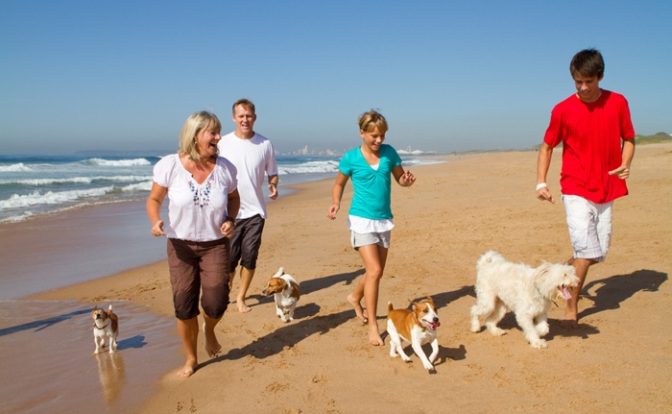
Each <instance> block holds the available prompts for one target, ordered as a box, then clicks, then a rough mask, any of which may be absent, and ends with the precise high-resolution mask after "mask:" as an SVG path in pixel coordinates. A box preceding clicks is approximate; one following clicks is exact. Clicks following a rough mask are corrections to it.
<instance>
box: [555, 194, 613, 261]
mask: <svg viewBox="0 0 672 414" xmlns="http://www.w3.org/2000/svg"><path fill="white" fill-rule="evenodd" d="M562 201H563V203H564V205H565V214H566V216H567V228H568V229H569V240H570V242H571V243H572V249H573V250H574V258H577V259H592V260H595V261H598V262H601V261H603V260H604V259H605V258H606V256H607V251H608V250H609V245H610V244H611V210H612V205H613V204H614V203H613V201H610V202H608V203H604V204H597V203H593V202H592V201H590V200H586V199H585V198H583V197H580V196H576V195H563V196H562Z"/></svg>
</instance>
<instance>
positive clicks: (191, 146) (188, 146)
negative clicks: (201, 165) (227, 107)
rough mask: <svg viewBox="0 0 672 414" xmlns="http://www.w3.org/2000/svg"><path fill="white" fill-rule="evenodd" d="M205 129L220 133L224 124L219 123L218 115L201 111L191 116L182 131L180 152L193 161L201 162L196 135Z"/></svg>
mask: <svg viewBox="0 0 672 414" xmlns="http://www.w3.org/2000/svg"><path fill="white" fill-rule="evenodd" d="M203 129H207V130H209V131H213V132H217V133H219V132H220V131H221V130H222V123H221V122H219V118H217V115H215V114H213V113H211V112H207V111H200V112H194V113H193V114H191V115H189V118H187V120H186V121H184V125H182V129H181V130H180V152H181V153H183V154H187V156H188V157H189V158H190V159H191V160H192V161H200V160H201V156H200V154H199V153H198V149H197V148H196V135H198V133H199V132H201V130H203Z"/></svg>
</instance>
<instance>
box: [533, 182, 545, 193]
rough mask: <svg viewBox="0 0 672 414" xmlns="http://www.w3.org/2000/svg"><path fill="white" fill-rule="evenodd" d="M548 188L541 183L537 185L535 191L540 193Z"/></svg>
mask: <svg viewBox="0 0 672 414" xmlns="http://www.w3.org/2000/svg"><path fill="white" fill-rule="evenodd" d="M547 187H548V186H547V185H546V183H539V184H537V187H536V188H535V191H539V190H541V189H542V188H547Z"/></svg>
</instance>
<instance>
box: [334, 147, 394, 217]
mask: <svg viewBox="0 0 672 414" xmlns="http://www.w3.org/2000/svg"><path fill="white" fill-rule="evenodd" d="M399 165H401V158H400V157H399V154H397V151H396V150H395V149H394V148H392V147H391V146H390V145H386V144H383V145H381V146H380V165H379V166H378V169H377V170H374V169H373V168H371V166H370V165H369V164H368V163H367V162H366V159H364V156H363V155H362V151H361V149H360V147H356V148H352V149H350V150H348V151H347V152H346V153H345V154H343V158H341V162H340V163H339V165H338V169H339V171H340V172H341V173H343V175H345V176H347V177H350V179H351V180H352V186H353V188H354V194H353V196H352V204H351V205H350V211H349V214H350V215H352V216H357V217H364V218H368V219H371V220H384V219H391V218H392V208H391V207H390V199H391V177H392V170H393V169H394V168H395V167H397V166H399Z"/></svg>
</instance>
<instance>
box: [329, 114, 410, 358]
mask: <svg viewBox="0 0 672 414" xmlns="http://www.w3.org/2000/svg"><path fill="white" fill-rule="evenodd" d="M387 130H388V126H387V121H386V120H385V117H384V116H383V115H381V114H380V113H378V112H376V111H369V112H365V113H364V114H362V115H361V116H360V118H359V135H360V136H361V137H362V145H360V146H358V147H355V148H353V149H351V150H349V151H347V152H346V153H345V154H344V155H343V157H342V158H341V161H340V163H339V166H338V170H339V172H338V175H337V176H336V181H335V182H334V186H333V188H332V190H331V198H332V203H331V207H329V212H328V214H327V215H328V217H329V218H330V219H332V220H334V219H335V218H336V214H337V213H338V211H339V210H340V208H341V198H342V196H343V190H344V189H345V185H346V184H347V182H348V179H349V178H351V179H352V185H353V188H354V193H353V196H352V202H351V204H350V210H349V212H348V227H349V228H350V239H351V242H352V247H353V248H354V249H355V250H357V251H358V252H359V255H360V256H361V258H362V262H363V263H364V269H365V273H364V275H363V276H362V278H361V279H360V280H359V282H358V283H357V285H356V286H355V290H354V291H353V292H352V293H351V294H350V295H348V301H349V302H350V303H351V304H352V306H353V307H354V308H355V313H356V314H357V317H358V318H360V319H361V320H362V322H364V323H367V324H368V326H369V343H371V345H376V346H378V345H383V344H384V342H383V340H382V338H381V337H380V332H379V331H378V323H377V320H376V314H377V308H378V288H379V285H380V278H381V277H383V271H384V270H385V262H386V261H387V252H388V249H389V247H390V235H391V231H392V228H393V227H394V223H393V222H392V217H393V216H392V209H391V207H390V198H391V181H392V180H391V179H390V176H393V177H394V179H395V180H396V181H397V183H399V185H401V186H402V187H410V186H411V185H413V183H414V182H415V176H414V175H413V174H412V173H411V172H410V171H404V169H403V168H402V166H401V158H400V157H399V154H397V151H395V149H394V148H392V147H391V146H390V145H386V144H383V141H384V140H385V133H386V132H387ZM362 299H364V306H365V308H366V309H364V308H363V307H362Z"/></svg>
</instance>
